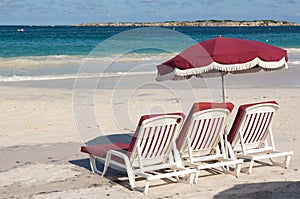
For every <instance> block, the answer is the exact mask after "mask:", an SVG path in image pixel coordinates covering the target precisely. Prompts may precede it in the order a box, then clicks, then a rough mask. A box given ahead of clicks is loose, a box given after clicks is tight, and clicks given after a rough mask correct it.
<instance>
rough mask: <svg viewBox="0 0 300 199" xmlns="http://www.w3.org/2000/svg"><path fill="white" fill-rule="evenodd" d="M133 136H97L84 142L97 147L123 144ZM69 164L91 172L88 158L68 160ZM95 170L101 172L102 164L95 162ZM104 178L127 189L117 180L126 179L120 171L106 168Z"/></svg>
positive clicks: (124, 174)
mask: <svg viewBox="0 0 300 199" xmlns="http://www.w3.org/2000/svg"><path fill="white" fill-rule="evenodd" d="M132 136H133V134H132V135H131V134H115V135H108V136H99V137H96V138H94V139H92V140H90V141H88V142H86V143H85V144H86V145H98V144H111V143H116V142H123V143H128V144H129V143H130V141H131V139H132ZM69 162H70V163H71V164H74V165H76V166H79V167H82V168H85V169H88V170H90V171H91V167H90V161H89V158H84V159H78V160H70V161H69ZM96 164H97V168H98V170H99V171H102V170H103V167H104V162H100V161H97V162H96ZM105 177H107V178H108V179H110V180H112V181H113V182H116V183H119V184H121V185H123V186H125V187H128V188H129V185H127V184H128V183H123V182H122V181H120V180H119V179H120V178H122V177H127V173H126V172H125V171H122V170H117V169H113V168H111V167H109V168H108V170H107V173H106V174H105Z"/></svg>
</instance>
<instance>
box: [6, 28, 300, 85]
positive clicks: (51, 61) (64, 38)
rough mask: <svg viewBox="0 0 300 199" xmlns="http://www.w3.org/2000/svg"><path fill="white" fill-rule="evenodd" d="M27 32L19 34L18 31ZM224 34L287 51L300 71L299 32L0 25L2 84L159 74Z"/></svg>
mask: <svg viewBox="0 0 300 199" xmlns="http://www.w3.org/2000/svg"><path fill="white" fill-rule="evenodd" d="M21 28H22V29H24V31H18V29H21ZM219 35H222V36H223V37H233V38H243V39H250V40H256V41H260V42H264V43H268V44H271V45H275V46H278V47H281V48H284V49H287V51H288V56H289V66H290V67H299V66H300V27H298V26H293V27H170V28H134V27H73V26H22V27H21V26H0V81H1V82H9V81H24V80H26V81H30V80H44V79H53V80H55V79H66V78H75V77H78V76H79V77H94V76H95V77H97V76H99V75H103V76H116V75H122V74H124V73H132V74H134V73H155V71H156V65H157V64H159V63H161V62H163V61H166V60H167V59H169V58H171V57H173V56H174V55H176V54H177V53H179V52H181V51H182V50H184V49H185V48H187V47H189V46H190V45H193V44H195V43H196V42H201V41H203V40H206V39H211V38H214V37H217V36H219Z"/></svg>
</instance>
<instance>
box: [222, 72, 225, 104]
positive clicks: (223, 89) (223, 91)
mask: <svg viewBox="0 0 300 199" xmlns="http://www.w3.org/2000/svg"><path fill="white" fill-rule="evenodd" d="M221 76H222V97H223V102H225V88H224V75H223V73H222V75H221Z"/></svg>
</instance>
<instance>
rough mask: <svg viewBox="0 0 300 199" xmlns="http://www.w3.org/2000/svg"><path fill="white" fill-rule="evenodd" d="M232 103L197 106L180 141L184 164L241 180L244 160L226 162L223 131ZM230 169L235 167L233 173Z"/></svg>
mask: <svg viewBox="0 0 300 199" xmlns="http://www.w3.org/2000/svg"><path fill="white" fill-rule="evenodd" d="M233 107H234V106H233V104H232V103H211V102H199V103H194V105H193V107H192V109H191V110H190V113H189V115H188V117H187V119H186V121H185V123H184V125H183V128H182V130H181V132H180V135H179V137H178V139H177V148H178V152H179V153H180V156H181V158H182V159H183V164H185V165H188V166H190V167H195V168H197V171H198V172H197V175H196V178H195V180H194V183H197V180H198V175H199V173H200V170H203V169H213V168H214V169H216V168H218V167H219V168H221V169H222V171H223V172H225V173H230V174H233V175H235V176H236V177H238V176H239V172H240V168H241V164H242V163H243V160H238V159H233V158H232V159H230V158H227V155H226V151H225V142H224V135H225V133H224V128H225V125H226V121H227V118H228V115H229V114H230V112H231V111H232V109H233ZM229 166H231V167H233V169H234V170H233V171H231V170H230V168H229Z"/></svg>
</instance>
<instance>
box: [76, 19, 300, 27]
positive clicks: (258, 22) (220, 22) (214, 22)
mask: <svg viewBox="0 0 300 199" xmlns="http://www.w3.org/2000/svg"><path fill="white" fill-rule="evenodd" d="M73 26H134V27H144V26H145V27H150V26H151V27H177V26H300V24H296V23H293V22H287V21H274V20H253V21H233V20H215V19H213V20H197V21H165V22H119V23H112V22H107V23H81V24H75V25H73Z"/></svg>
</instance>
